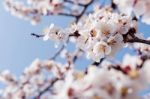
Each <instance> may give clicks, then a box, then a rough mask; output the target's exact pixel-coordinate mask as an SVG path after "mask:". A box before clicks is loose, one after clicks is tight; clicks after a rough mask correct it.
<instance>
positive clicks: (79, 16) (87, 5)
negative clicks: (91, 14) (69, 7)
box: [76, 0, 94, 23]
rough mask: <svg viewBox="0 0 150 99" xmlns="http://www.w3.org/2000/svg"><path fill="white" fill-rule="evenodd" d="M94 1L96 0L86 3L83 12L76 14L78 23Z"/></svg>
mask: <svg viewBox="0 0 150 99" xmlns="http://www.w3.org/2000/svg"><path fill="white" fill-rule="evenodd" d="M93 2H94V0H91V1H90V2H89V3H88V4H86V5H85V6H84V8H83V10H82V12H81V13H80V14H79V15H78V16H76V23H77V22H78V21H79V20H80V18H81V17H82V16H83V14H84V13H85V11H86V10H87V8H88V7H89V6H90V5H91V4H92V3H93Z"/></svg>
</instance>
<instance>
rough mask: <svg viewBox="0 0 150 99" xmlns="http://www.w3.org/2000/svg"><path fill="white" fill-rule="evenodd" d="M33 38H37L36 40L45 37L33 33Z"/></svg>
mask: <svg viewBox="0 0 150 99" xmlns="http://www.w3.org/2000/svg"><path fill="white" fill-rule="evenodd" d="M31 35H32V36H35V37H36V38H41V37H44V35H39V34H35V33H31Z"/></svg>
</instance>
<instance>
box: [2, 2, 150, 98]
mask: <svg viewBox="0 0 150 99" xmlns="http://www.w3.org/2000/svg"><path fill="white" fill-rule="evenodd" d="M93 2H94V0H27V3H25V2H24V1H19V0H16V1H15V0H5V1H4V4H5V6H6V8H7V9H8V11H10V13H11V14H13V15H15V16H18V17H19V18H23V19H27V20H30V21H31V22H32V23H33V24H36V23H38V22H39V21H40V20H41V17H42V16H45V15H66V16H73V17H74V18H75V19H76V21H75V22H73V23H71V24H70V25H69V26H68V27H66V28H62V27H58V26H55V25H54V24H51V25H50V26H49V27H47V28H45V29H44V31H43V33H44V34H42V35H37V34H34V33H33V34H32V35H33V36H36V37H38V38H39V37H43V40H53V41H55V42H56V43H63V46H62V48H60V51H58V52H57V53H56V55H55V56H54V57H52V58H50V59H49V60H43V61H41V60H39V59H36V60H35V61H33V63H32V64H31V65H30V66H29V67H26V68H25V70H24V71H23V72H22V74H21V75H20V76H19V77H16V76H15V75H13V74H11V73H10V71H9V70H5V71H1V72H0V83H1V82H2V83H4V84H5V85H4V86H2V87H3V89H0V99H140V98H141V97H140V96H139V92H141V91H142V90H143V89H145V88H147V87H148V86H149V84H150V79H149V77H150V72H149V69H150V68H149V66H150V41H149V40H150V39H149V38H148V39H147V40H144V39H143V38H142V37H141V36H140V35H139V34H140V33H138V25H137V24H138V21H139V18H140V17H141V18H142V21H143V22H145V23H150V22H149V13H147V12H148V8H149V3H150V2H149V0H113V3H114V4H115V5H116V6H117V8H118V9H117V10H116V9H113V7H112V8H111V7H110V6H100V7H99V6H95V8H94V10H93V11H92V12H91V13H88V14H87V13H86V10H87V8H88V6H89V5H90V4H91V3H93ZM133 15H135V16H136V18H138V19H136V18H133V17H132V16H133ZM69 42H73V44H74V45H75V46H76V49H75V50H74V51H73V52H71V53H70V52H69V51H67V47H66V46H67V45H69V44H68V43H69ZM135 42H136V43H135ZM130 43H134V44H131V45H133V48H134V49H135V50H136V51H137V52H138V53H137V55H129V54H126V55H125V56H124V58H123V61H122V63H120V62H117V61H116V60H114V59H113V58H108V57H113V56H114V55H115V54H116V53H117V52H118V50H120V49H122V48H123V47H125V46H126V45H128V44H130ZM143 43H145V44H143ZM71 44H72V43H71ZM148 44H149V45H148ZM84 53H85V54H84ZM82 55H86V57H87V58H88V59H91V60H92V63H90V64H89V65H88V66H86V69H85V70H78V69H77V68H76V65H77V64H75V62H76V61H77V60H78V58H79V57H80V56H82ZM57 56H62V57H63V58H65V59H66V63H64V64H62V63H59V62H57V61H56V60H55V59H56V58H55V57H57ZM80 62H81V61H80Z"/></svg>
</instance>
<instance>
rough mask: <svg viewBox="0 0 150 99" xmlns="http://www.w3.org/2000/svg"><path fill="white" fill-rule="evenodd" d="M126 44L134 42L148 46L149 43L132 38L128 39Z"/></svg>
mask: <svg viewBox="0 0 150 99" xmlns="http://www.w3.org/2000/svg"><path fill="white" fill-rule="evenodd" d="M127 42H129V43H135V42H137V43H144V44H148V45H150V41H148V40H144V39H140V38H138V37H135V38H132V39H128V40H127Z"/></svg>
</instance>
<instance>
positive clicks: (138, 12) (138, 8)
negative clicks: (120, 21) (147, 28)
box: [113, 0, 150, 24]
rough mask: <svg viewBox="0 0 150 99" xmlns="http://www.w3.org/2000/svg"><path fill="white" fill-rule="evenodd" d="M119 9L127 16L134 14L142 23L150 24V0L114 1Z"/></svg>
mask: <svg viewBox="0 0 150 99" xmlns="http://www.w3.org/2000/svg"><path fill="white" fill-rule="evenodd" d="M113 2H114V3H115V4H116V5H117V7H118V9H119V10H120V11H121V12H123V13H126V14H127V15H129V16H130V15H132V14H134V15H135V16H136V17H137V18H140V17H141V21H142V22H144V23H146V24H150V14H149V9H150V0H113Z"/></svg>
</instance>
